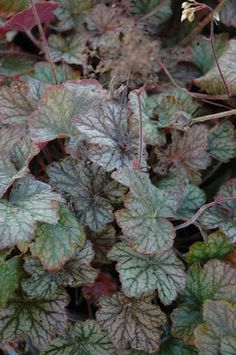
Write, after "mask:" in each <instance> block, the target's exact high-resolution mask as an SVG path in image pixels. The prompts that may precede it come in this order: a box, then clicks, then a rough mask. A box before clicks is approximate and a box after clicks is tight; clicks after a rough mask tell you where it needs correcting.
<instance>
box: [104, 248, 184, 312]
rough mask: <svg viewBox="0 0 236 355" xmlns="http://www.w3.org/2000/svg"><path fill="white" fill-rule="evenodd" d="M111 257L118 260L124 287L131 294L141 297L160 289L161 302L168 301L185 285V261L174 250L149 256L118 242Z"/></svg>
mask: <svg viewBox="0 0 236 355" xmlns="http://www.w3.org/2000/svg"><path fill="white" fill-rule="evenodd" d="M108 257H109V258H110V259H111V260H113V261H117V267H116V268H117V271H118V272H119V274H120V280H121V283H122V289H123V291H124V293H125V295H127V296H128V297H137V296H140V295H142V294H145V293H148V292H150V291H154V290H155V289H157V290H158V295H159V298H160V300H161V302H162V303H163V304H165V305H168V304H171V302H172V301H174V300H175V299H176V297H177V294H178V292H180V291H183V289H184V287H185V273H184V270H183V269H184V267H183V264H182V263H181V261H180V260H179V259H177V257H176V256H175V254H174V252H173V251H172V250H167V251H165V252H164V253H163V254H161V255H152V256H146V255H141V254H139V253H137V252H135V251H133V250H132V249H131V248H130V247H129V246H128V245H126V244H125V243H118V244H116V245H115V246H114V247H113V248H112V249H111V251H110V252H109V253H108Z"/></svg>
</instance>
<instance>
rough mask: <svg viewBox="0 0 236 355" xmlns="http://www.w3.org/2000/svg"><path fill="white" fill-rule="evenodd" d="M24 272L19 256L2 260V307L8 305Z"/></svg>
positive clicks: (0, 274) (0, 295)
mask: <svg viewBox="0 0 236 355" xmlns="http://www.w3.org/2000/svg"><path fill="white" fill-rule="evenodd" d="M22 274H23V269H22V261H21V259H20V258H19V257H14V258H11V259H8V260H4V259H3V260H1V261H0V285H1V288H0V307H1V308H3V307H5V306H6V303H7V301H8V300H9V299H10V297H11V296H12V295H13V293H14V291H15V290H16V289H17V288H18V287H19V282H20V279H21V276H22Z"/></svg>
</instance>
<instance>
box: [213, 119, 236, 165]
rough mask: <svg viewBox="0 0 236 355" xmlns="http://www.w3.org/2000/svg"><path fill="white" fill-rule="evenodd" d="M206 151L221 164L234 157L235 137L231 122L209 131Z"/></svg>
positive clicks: (235, 153)
mask: <svg viewBox="0 0 236 355" xmlns="http://www.w3.org/2000/svg"><path fill="white" fill-rule="evenodd" d="M208 151H209V153H210V154H211V155H212V156H213V157H214V158H216V159H217V160H219V161H221V162H223V163H227V162H228V161H229V160H230V159H232V158H234V157H235V156H236V136H235V130H234V125H233V124H232V123H231V122H224V123H222V124H221V125H215V126H214V127H213V128H212V129H211V130H210V131H209V136H208Z"/></svg>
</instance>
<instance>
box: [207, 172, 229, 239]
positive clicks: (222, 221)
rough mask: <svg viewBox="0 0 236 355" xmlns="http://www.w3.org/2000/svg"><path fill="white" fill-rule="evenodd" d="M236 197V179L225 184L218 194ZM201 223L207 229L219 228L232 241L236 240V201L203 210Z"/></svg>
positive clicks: (221, 196)
mask: <svg viewBox="0 0 236 355" xmlns="http://www.w3.org/2000/svg"><path fill="white" fill-rule="evenodd" d="M231 197H233V198H236V179H232V180H229V181H227V182H226V183H225V184H223V185H222V186H221V188H220V190H219V192H218V194H217V196H216V200H217V199H221V198H231ZM200 224H201V225H202V226H203V227H204V228H206V229H215V228H218V227H219V229H220V231H222V232H223V233H224V234H225V235H226V236H227V237H228V238H229V239H230V241H231V243H235V242H236V201H233V200H232V201H226V202H223V203H221V204H219V205H216V206H213V207H211V208H209V209H207V210H206V211H204V212H203V214H202V216H201V217H200Z"/></svg>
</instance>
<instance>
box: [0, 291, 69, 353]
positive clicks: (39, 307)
mask: <svg viewBox="0 0 236 355" xmlns="http://www.w3.org/2000/svg"><path fill="white" fill-rule="evenodd" d="M68 302H69V300H68V295H67V294H65V293H55V294H54V295H53V296H51V297H49V298H35V299H29V298H27V297H26V295H24V294H18V295H16V296H15V297H14V298H13V299H12V300H11V302H9V303H8V306H7V307H6V308H3V309H1V310H0V340H1V342H4V343H5V342H8V341H12V342H14V341H16V340H24V339H26V337H27V336H29V337H30V338H31V340H32V342H33V344H34V345H35V346H37V347H39V348H40V349H42V348H44V347H45V345H47V344H48V343H49V342H50V341H51V340H52V339H53V338H54V337H55V336H56V334H58V333H61V332H63V330H64V329H65V328H66V322H67V315H66V312H65V307H66V306H67V304H68Z"/></svg>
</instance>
